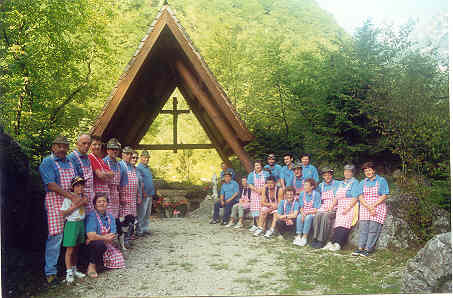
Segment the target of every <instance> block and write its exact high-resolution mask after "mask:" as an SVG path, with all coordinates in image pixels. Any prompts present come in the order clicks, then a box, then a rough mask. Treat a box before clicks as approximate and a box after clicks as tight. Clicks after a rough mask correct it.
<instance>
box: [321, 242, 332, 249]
mask: <svg viewBox="0 0 453 298" xmlns="http://www.w3.org/2000/svg"><path fill="white" fill-rule="evenodd" d="M332 245H333V244H332V242H330V241H329V242H327V244H326V245H324V247H323V248H321V249H322V250H330V248H331V247H332Z"/></svg>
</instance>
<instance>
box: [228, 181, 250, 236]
mask: <svg viewBox="0 0 453 298" xmlns="http://www.w3.org/2000/svg"><path fill="white" fill-rule="evenodd" d="M250 193H251V189H250V188H249V187H248V185H247V177H242V179H241V186H240V188H239V194H240V197H239V204H234V205H233V208H232V209H231V219H230V223H229V224H228V225H227V227H231V226H233V225H234V223H235V218H236V219H238V221H237V224H236V225H235V226H234V227H233V228H234V229H239V228H242V227H243V226H244V215H245V213H246V212H248V211H249V210H250Z"/></svg>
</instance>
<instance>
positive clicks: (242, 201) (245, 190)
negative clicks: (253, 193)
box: [239, 187, 250, 209]
mask: <svg viewBox="0 0 453 298" xmlns="http://www.w3.org/2000/svg"><path fill="white" fill-rule="evenodd" d="M247 193H248V188H245V187H244V188H243V189H242V196H241V199H240V200H239V204H240V205H241V206H242V208H244V209H249V208H250V198H249V196H248V195H247Z"/></svg>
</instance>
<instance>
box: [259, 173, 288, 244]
mask: <svg viewBox="0 0 453 298" xmlns="http://www.w3.org/2000/svg"><path fill="white" fill-rule="evenodd" d="M275 184H276V179H275V177H274V176H269V177H267V179H266V185H265V187H264V189H263V194H262V196H261V197H262V198H261V211H260V217H259V219H258V229H257V230H256V231H255V233H254V234H253V235H254V236H259V235H260V234H261V233H262V232H263V231H266V223H267V217H268V215H269V214H274V213H275V212H276V210H277V206H278V202H280V201H281V199H282V196H283V191H282V189H281V188H280V187H278V186H276V185H275Z"/></svg>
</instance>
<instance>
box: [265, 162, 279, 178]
mask: <svg viewBox="0 0 453 298" xmlns="http://www.w3.org/2000/svg"><path fill="white" fill-rule="evenodd" d="M264 168H265V169H270V170H271V175H272V176H274V177H275V178H276V179H279V178H280V171H281V170H282V166H281V165H279V164H274V166H273V167H271V166H270V165H265V166H264Z"/></svg>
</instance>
